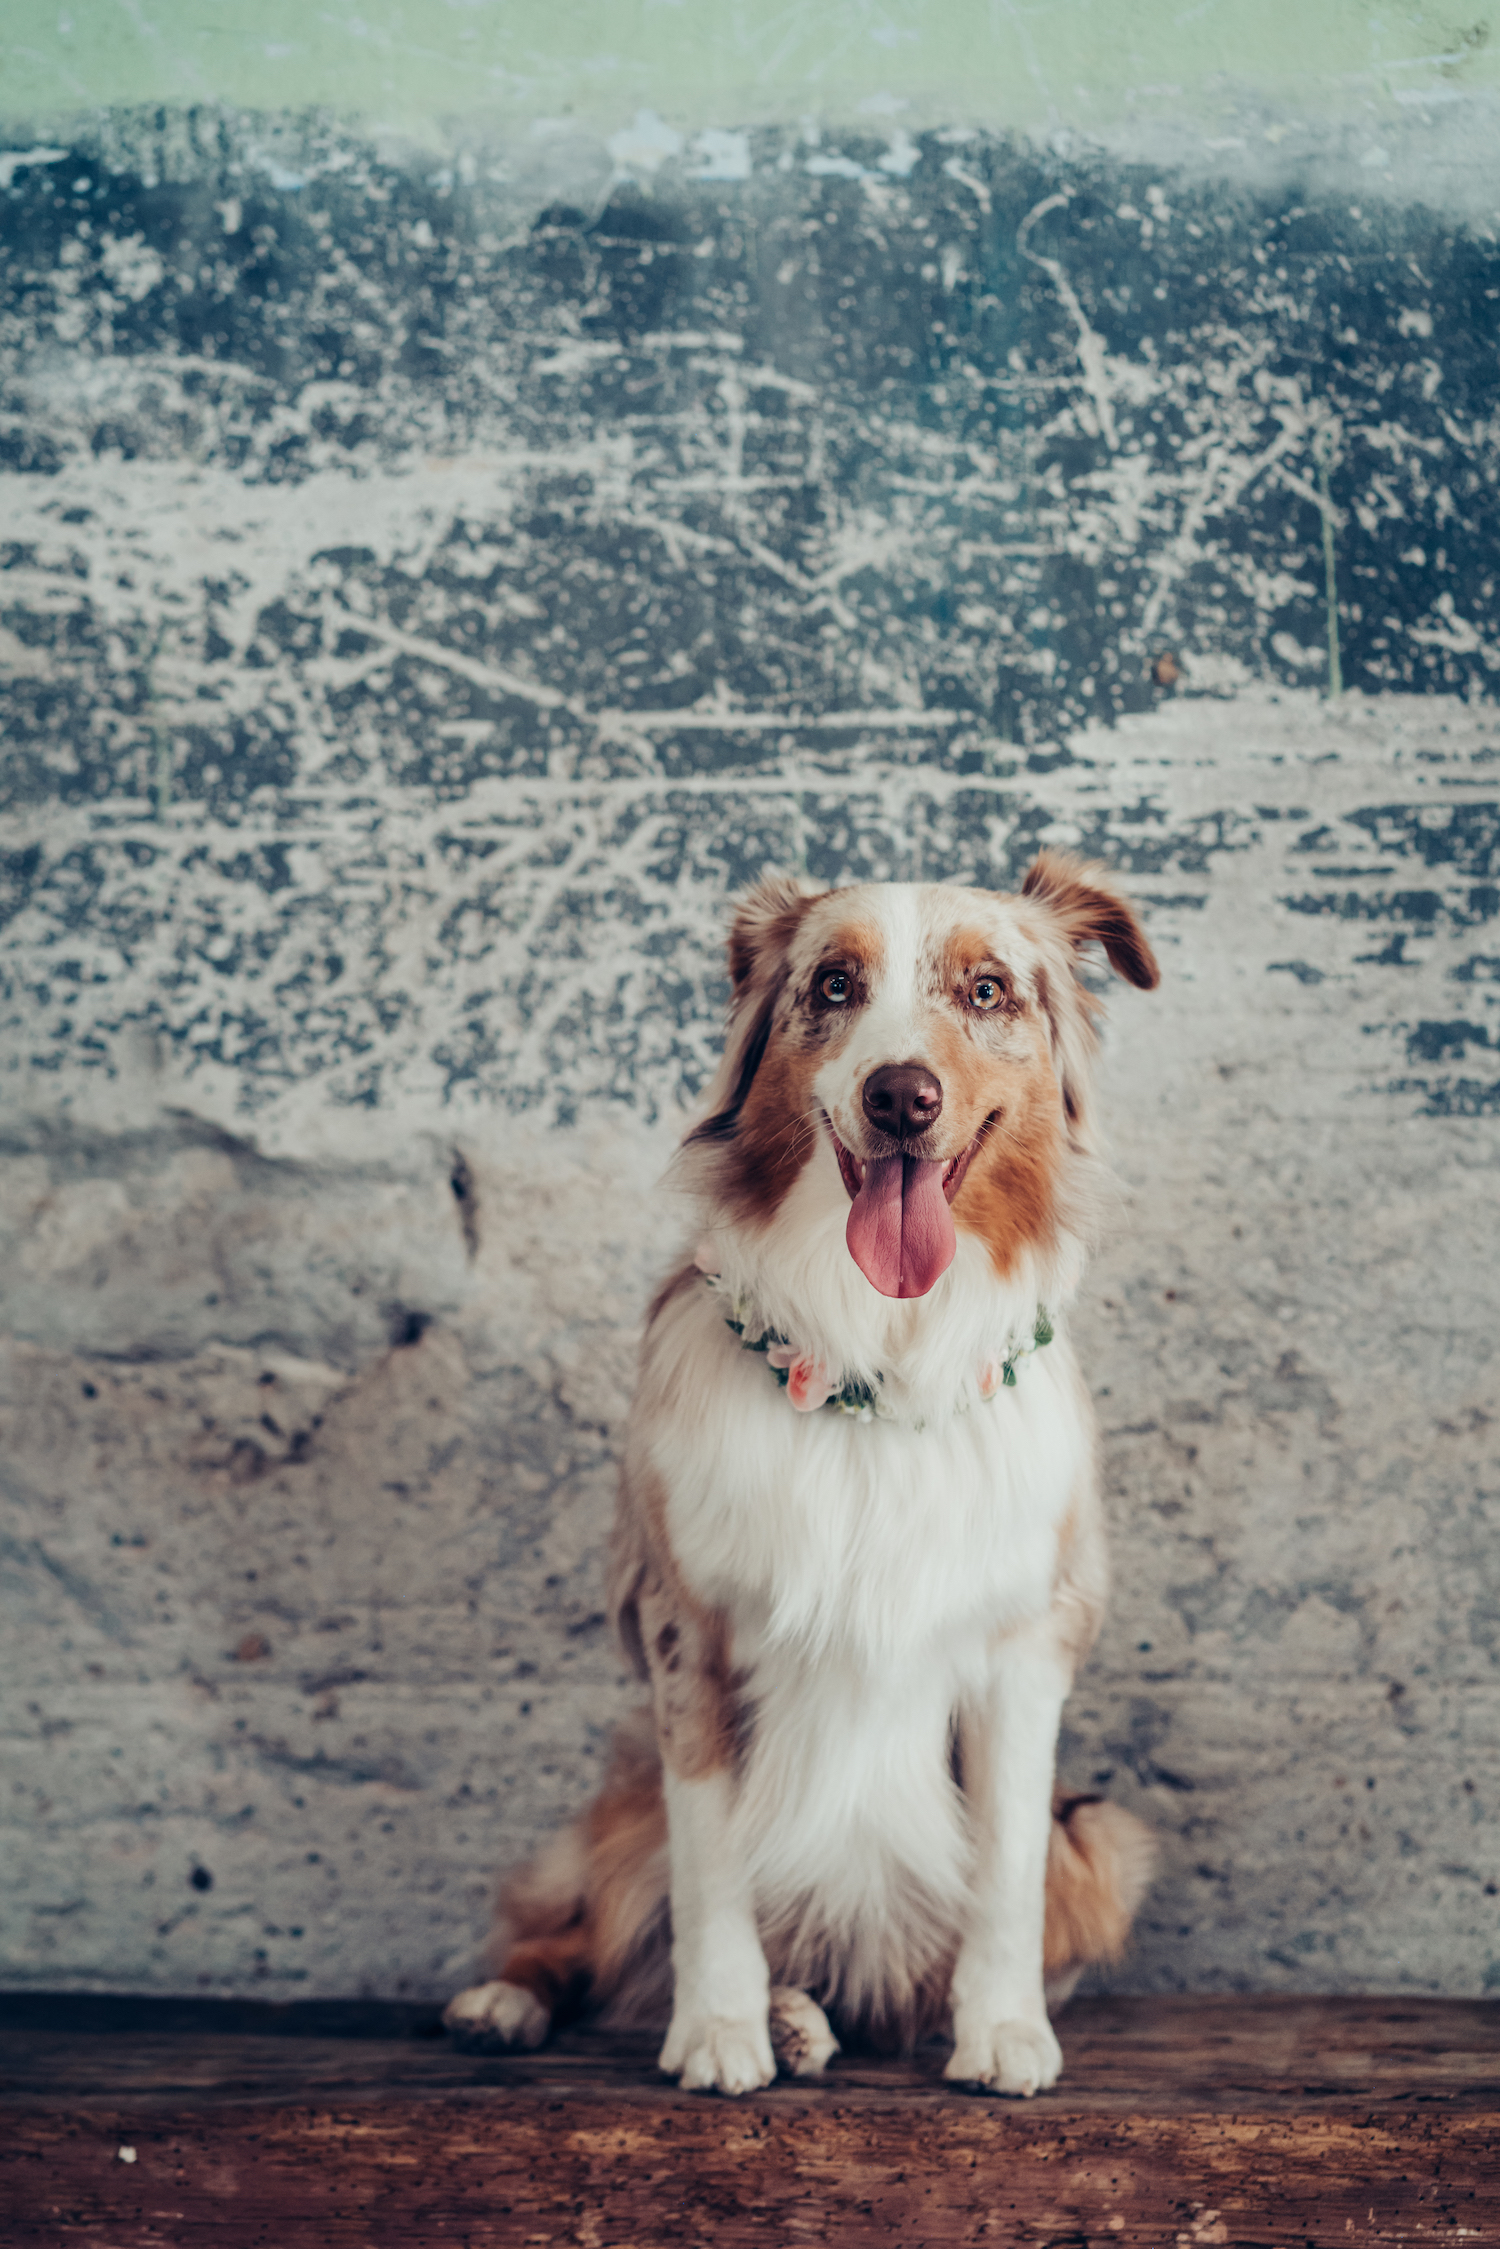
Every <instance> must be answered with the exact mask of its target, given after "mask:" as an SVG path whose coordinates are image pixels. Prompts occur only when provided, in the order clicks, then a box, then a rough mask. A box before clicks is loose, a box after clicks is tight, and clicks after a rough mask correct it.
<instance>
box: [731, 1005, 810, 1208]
mask: <svg viewBox="0 0 1500 2249" xmlns="http://www.w3.org/2000/svg"><path fill="white" fill-rule="evenodd" d="M821 1060H822V1054H821V1051H820V1050H819V1049H817V1048H816V1047H813V1048H805V1047H801V1046H799V1045H797V1044H795V1043H794V1042H793V1040H792V1039H791V1038H790V1037H788V1036H781V1037H777V1036H775V1035H773V1036H772V1039H771V1042H770V1045H769V1047H768V1048H767V1050H766V1056H765V1060H764V1061H763V1062H762V1063H761V1066H760V1068H759V1070H758V1071H757V1072H756V1076H755V1083H754V1084H753V1085H752V1086H751V1088H750V1091H749V1093H748V1095H747V1096H746V1098H745V1103H744V1106H743V1107H742V1109H741V1110H740V1115H739V1123H738V1125H737V1127H736V1129H735V1135H734V1144H733V1147H732V1148H730V1149H727V1150H726V1152H725V1158H724V1164H723V1168H722V1171H721V1174H720V1178H721V1182H722V1185H723V1189H724V1192H725V1197H726V1200H727V1201H728V1202H729V1203H730V1206H731V1208H732V1210H733V1212H734V1215H735V1216H736V1217H737V1218H750V1219H762V1220H764V1219H768V1218H770V1217H772V1216H773V1215H774V1213H775V1212H776V1211H777V1210H779V1209H780V1207H781V1204H782V1202H783V1200H784V1199H785V1197H786V1195H787V1193H788V1192H789V1190H790V1188H791V1186H792V1183H793V1181H794V1180H795V1179H796V1178H797V1176H798V1174H799V1173H800V1172H801V1170H802V1167H803V1165H804V1164H805V1163H806V1162H807V1160H808V1158H809V1157H810V1156H811V1154H812V1152H813V1149H814V1147H815V1145H816V1143H817V1136H818V1127H817V1121H816V1119H815V1118H814V1116H813V1113H812V1081H813V1079H814V1077H815V1076H816V1075H817V1071H818V1065H819V1063H820V1062H821Z"/></svg>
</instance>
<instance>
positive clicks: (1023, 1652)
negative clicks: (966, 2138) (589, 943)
mask: <svg viewBox="0 0 1500 2249" xmlns="http://www.w3.org/2000/svg"><path fill="white" fill-rule="evenodd" d="M1094 944H1097V945H1100V946H1102V948H1103V950H1104V953H1105V956H1106V957H1107V959H1108V961H1109V963H1110V964H1111V966H1112V967H1113V968H1114V969H1115V970H1116V971H1118V973H1119V974H1120V975H1121V976H1123V977H1125V978H1126V979H1127V980H1128V981H1129V982H1130V983H1131V984H1134V985H1137V986H1139V987H1140V988H1141V989H1142V990H1149V989H1151V988H1152V987H1154V986H1155V984H1156V983H1157V981H1158V972H1157V964H1156V961H1155V958H1154V957H1153V954H1152V952H1151V948H1150V946H1149V944H1148V943H1147V941H1146V937H1145V935H1144V933H1143V931H1142V928H1141V925H1140V922H1139V920H1138V919H1137V917H1136V914H1135V912H1134V910H1133V909H1132V907H1131V906H1130V904H1129V902H1128V901H1127V900H1126V898H1125V897H1124V896H1122V895H1121V893H1120V892H1119V891H1118V890H1117V889H1116V888H1115V887H1113V885H1112V884H1111V883H1110V881H1109V879H1108V877H1107V876H1106V874H1105V872H1104V870H1102V869H1101V868H1097V867H1092V866H1085V865H1083V864H1081V863H1079V862H1077V861H1075V860H1073V859H1070V858H1068V857H1066V856H1062V855H1058V854H1053V853H1043V854H1042V856H1040V857H1039V858H1038V859H1037V860H1036V862H1035V864H1034V865H1033V866H1032V867H1031V869H1030V871H1029V873H1028V874H1027V875H1026V878H1025V881H1024V883H1023V884H1022V887H1021V890H1020V892H1019V894H1018V895H1014V896H1009V895H1007V896H1001V895H998V894H996V893H993V892H987V891H981V890H974V889H962V888H959V887H956V886H948V885H906V884H868V885H862V886H857V887H849V888H843V889H830V890H815V889H813V888H812V887H811V886H809V885H807V884H804V883H802V882H800V881H797V880H793V879H790V878H787V877H782V876H768V877H767V878H766V879H765V880H763V881H762V882H761V883H760V884H759V886H758V887H757V888H756V889H754V890H753V891H752V892H751V893H750V894H749V896H748V897H746V898H745V899H744V901H743V902H742V903H741V905H740V906H739V909H738V911H737V913H736V915H735V917H734V922H733V927H732V931H731V934H730V938H729V973H730V980H731V987H732V998H731V1005H730V1013H729V1024H728V1034H727V1040H726V1045H725V1050H724V1056H723V1061H722V1063H721V1066H720V1068H719V1072H718V1075H717V1078H716V1079H715V1081H714V1084H713V1086H712V1087H711V1089H710V1092H709V1095H708V1098H707V1104H706V1105H707V1111H708V1113H707V1115H706V1116H705V1117H704V1119H703V1121H702V1122H700V1123H699V1124H697V1125H696V1126H695V1128H694V1129H693V1130H692V1131H690V1132H689V1133H688V1135H687V1138H686V1140H685V1142H684V1143H683V1146H682V1149H681V1151H680V1153H679V1156H678V1159H677V1164H676V1177H677V1182H678V1184H679V1185H680V1186H682V1187H683V1188H685V1189H686V1190H687V1191H688V1192H689V1193H690V1194H691V1196H692V1197H693V1199H694V1204H695V1207H696V1210H697V1213H698V1219H699V1225H698V1233H699V1237H700V1238H699V1242H698V1247H697V1249H696V1253H695V1255H694V1257H693V1258H692V1260H691V1262H688V1261H684V1263H683V1264H682V1265H681V1267H680V1269H679V1270H677V1271H676V1272H674V1273H673V1274H672V1275H671V1277H670V1278H669V1279H668V1280H667V1281H666V1283H665V1285H664V1286H663V1287H662V1288H661V1290H660V1292H659V1294H658V1295H657V1297H656V1300H655V1302H654V1303H653V1305H652V1306H651V1309H650V1312H649V1314H648V1316H647V1320H646V1327H645V1337H644V1342H643V1346H642V1353H641V1362H640V1374H639V1381H638V1386H637V1389H636V1393H635V1400H634V1405H633V1409H632V1413H631V1417H630V1421H629V1426H628V1432H627V1436H626V1443H625V1453H624V1464H623V1473H622V1477H621V1486H620V1498H619V1507H618V1514H617V1519H616V1524H615V1531H614V1537H613V1542H612V1546H611V1553H610V1565H609V1579H610V1594H609V1597H610V1609H611V1612H612V1615H613V1618H614V1620H615V1623H616V1626H617V1629H618V1631H619V1634H620V1637H621V1640H622V1641H623V1644H624V1646H625V1648H626V1650H627V1652H628V1654H629V1656H630V1658H631V1660H632V1662H633V1665H634V1668H635V1670H636V1671H637V1672H638V1673H639V1675H640V1677H641V1678H642V1679H643V1680H644V1681H646V1682H647V1683H648V1684H649V1687H650V1698H651V1699H650V1707H649V1711H648V1712H644V1713H642V1715H641V1716H640V1717H639V1718H638V1719H637V1720H635V1721H633V1722H631V1723H628V1724H627V1725H626V1726H625V1727H623V1728H622V1729H621V1731H620V1733H619V1735H618V1737H617V1739H616V1743H615V1747H614V1751H613V1757H612V1762H611V1765H610V1768H609V1771H608V1773H607V1776H606V1778H605V1782H604V1786H603V1789H602V1792H601V1793H600V1795H599V1797H598V1798H597V1800H596V1801H595V1803H594V1804H593V1805H592V1806H591V1807H590V1809H589V1810H588V1811H587V1812H585V1813H584V1814H583V1816H582V1817H581V1818H580V1819H578V1820H577V1821H575V1823H574V1824H573V1825H572V1826H571V1827H569V1828H568V1829H567V1830H566V1831H565V1832H564V1833H563V1834H562V1835H560V1836H559V1837H558V1838H557V1839H556V1840H555V1841H554V1842H553V1843H552V1844H551V1845H550V1847H548V1848H547V1849H545V1850H544V1851H543V1853H542V1855H541V1856H540V1857H539V1858H538V1859H537V1860H536V1861H535V1862H534V1863H533V1864H532V1865H531V1866H530V1867H529V1868H528V1869H526V1870H525V1871H524V1872H523V1873H521V1874H520V1875H519V1876H518V1877H517V1878H515V1879H513V1880H512V1881H511V1882H510V1883H509V1884H508V1886H507V1887H506V1888H505V1890H504V1891H503V1892H502V1900H501V1913H500V1921H499V1927H498V1931H497V1938H496V1951H495V1966H496V1968H497V1970H498V1974H497V1978H496V1980H494V1981H491V1982H487V1983H483V1984H480V1985H477V1986H475V1987H474V1988H473V1989H471V1990H468V1991H464V1992H461V1993H460V1994H459V1995H458V1997H457V1998H455V1999H454V2000H453V2001H452V2003H451V2004H450V2006H449V2007H448V2009H447V2012H446V2015H445V2018H444V2019H445V2021H446V2023H447V2025H448V2027H449V2029H450V2031H451V2032H452V2033H453V2034H454V2035H455V2036H456V2037H457V2038H458V2039H459V2040H460V2041H461V2042H463V2043H466V2044H470V2045H481V2046H484V2045H488V2046H521V2047H532V2046H536V2045H539V2044H540V2043H541V2042H542V2040H543V2039H544V2038H545V2037H546V2035H547V2033H548V2031H549V2029H550V2028H551V2027H552V2026H553V2025H554V2024H555V2023H557V2022H558V2021H559V2020H562V2019H566V2018H568V2017H571V2016H573V2015H576V2014H578V2013H580V2012H583V2011H585V2010H588V2011H599V2012H601V2013H603V2014H604V2015H605V2017H606V2018H607V2019H609V2020H612V2021H614V2022H616V2023H621V2024H631V2023H633V2024H638V2025H639V2024H648V2023H652V2022H653V2021H654V2022H655V2023H656V2024H657V2025H658V2026H660V2024H661V2023H663V2022H666V2023H667V2025H668V2027H667V2030H666V2039H665V2043H664V2044H663V2046H662V2048H661V2053H660V2066H661V2068H662V2070H663V2071H665V2072H666V2073H667V2074H668V2075H669V2076H672V2077H675V2078H677V2079H678V2080H679V2081H680V2083H681V2084H682V2085H683V2086H684V2087H685V2088H690V2089H695V2090H700V2089H701V2090H717V2091H718V2092H721V2093H732V2094H735V2093H746V2092H750V2091H753V2090H754V2089H755V2088H757V2087H760V2086H763V2085H766V2084H769V2083H770V2081H771V2079H772V2078H773V2077H774V2076H775V2074H776V2071H777V2067H778V2063H779V2065H780V2067H781V2068H782V2069H783V2070H784V2071H786V2072H788V2073H789V2074H792V2075H812V2074H815V2073H817V2072H818V2071H820V2070H821V2069H822V2068H823V2067H824V2066H825V2064H826V2063H827V2062H828V2060H829V2059H830V2057H831V2056H832V2055H833V2054H835V2053H836V2052H837V2051H838V2050H839V2045H840V2041H841V2040H844V2041H847V2040H849V2039H851V2038H853V2039H856V2040H858V2041H860V2042H861V2043H863V2044H865V2045H867V2046H874V2047H875V2048H877V2049H879V2048H891V2047H900V2048H905V2049H907V2050H909V2049H910V2048H911V2046H912V2045H913V2043H914V2042H915V2041H916V2040H918V2039H920V2038H924V2037H926V2036H929V2035H931V2034H932V2033H934V2032H935V2031H936V2030H938V2029H940V2028H942V2027H943V2026H944V2025H945V2024H947V2023H949V2022H950V2021H951V2034H952V2054H951V2057H950V2058H949V2060H948V2063H947V2069H946V2075H947V2077H948V2078H949V2079H950V2080H952V2081H953V2082H954V2083H955V2084H957V2085H961V2086H967V2087H973V2088H979V2089H982V2090H985V2091H988V2092H992V2093H999V2094H1015V2095H1023V2096H1024V2095H1029V2094H1033V2093H1035V2092H1037V2091H1038V2090H1039V2089H1041V2088H1043V2087H1045V2086H1049V2085H1051V2084H1053V2083H1054V2082H1055V2080H1056V2078H1057V2076H1058V2074H1059V2071H1060V2069H1061V2067H1062V2054H1061V2050H1060V2048H1059V2045H1058V2041H1057V2038H1056V2036H1055V2035H1054V2032H1053V2029H1052V2024H1051V2019H1050V2012H1049V2002H1050V2005H1051V2006H1054V2007H1055V2006H1057V2005H1058V2004H1060V2003H1061V2001H1062V2000H1063V1999H1064V1998H1066V1997H1067V1995H1068V1994H1069V1993H1070V1992H1071V1990H1072V1988H1073V1986H1074V1984H1075V1983H1076V1981H1077V1979H1078V1977H1079V1975H1080V1974H1081V1973H1082V1971H1083V1969H1084V1968H1085V1967H1086V1966H1087V1965H1088V1964H1090V1963H1091V1962H1098V1961H1108V1960H1112V1959H1114V1958H1116V1957H1118V1955H1119V1953H1120V1951H1121V1949H1122V1947H1123V1945H1124V1943H1125V1939H1126V1936H1127V1933H1128V1931H1129V1928H1130V1924H1131V1921H1132V1918H1133V1916H1134V1913H1135V1910H1136V1908H1137V1906H1138V1904H1139V1903H1140V1900H1141V1898H1142V1897H1143V1895H1144V1893H1145V1890H1146V1888H1147V1886H1148V1883H1149V1880H1150V1875H1151V1870H1152V1859H1153V1851H1152V1844H1151V1839H1150V1836H1149V1833H1148V1831H1147V1830H1146V1829H1145V1828H1144V1827H1143V1826H1142V1824H1141V1823H1140V1822H1139V1821H1138V1820H1136V1819H1135V1818H1134V1817H1133V1816H1132V1815H1131V1814H1129V1813H1128V1812H1126V1811H1125V1810H1124V1809H1123V1808H1121V1807H1119V1806H1114V1805H1111V1804H1109V1803H1107V1802H1105V1801H1103V1800H1101V1799H1100V1798H1098V1797H1095V1796H1063V1795H1060V1794H1058V1793H1056V1792H1055V1783H1054V1764H1055V1757H1056V1743H1057V1733H1058V1726H1059V1721H1060V1718H1061V1713H1062V1708H1063V1703H1064V1700H1065V1698H1066V1696H1067V1694H1068V1692H1069V1689H1070V1686H1071V1684H1072V1680H1073V1676H1074V1673H1075V1671H1076V1669H1077V1667H1078V1665H1079V1663H1080V1662H1081V1660H1082V1659H1083V1657H1084V1655H1085V1654H1086V1653H1087V1651H1088V1649H1089V1647H1090V1645H1091V1644H1092V1642H1093V1640H1094V1637H1095V1634H1096V1633H1097V1630H1098V1627H1099V1621H1100V1617H1101V1613H1102V1609H1103V1604H1104V1598H1105V1590H1106V1558H1105V1546H1104V1533H1103V1525H1102V1517H1101V1508H1100V1500H1099V1495H1098V1481H1097V1466H1096V1441H1095V1435H1094V1425H1093V1414H1092V1410H1091V1404H1090V1399H1089V1395H1088V1392H1087V1390H1086V1388H1085V1386H1084V1383H1083V1380H1082V1377H1081V1375H1080V1373H1079V1370H1078V1366H1077V1362H1076V1360H1075V1358H1074V1355H1073V1351H1072V1349H1071V1346H1070V1344H1069V1341H1068V1338H1067V1334H1066V1331H1065V1328H1064V1326H1063V1324H1062V1322H1063V1317H1064V1313H1065V1309H1066V1306H1067V1304H1068V1302H1069V1300H1070V1298H1071V1297H1072V1296H1073V1294H1074V1292H1075V1290H1076V1288H1077V1285H1078V1282H1079V1279H1080V1275H1081V1272H1082V1268H1083V1264H1084V1260H1085V1256H1086V1252H1087V1249H1088V1246H1089V1243H1090V1240H1091V1238H1092V1235H1093V1233H1094V1230H1095V1220H1096V1213H1097V1208H1098V1204H1099V1200H1100V1187H1101V1182H1102V1178H1103V1173H1102V1169H1101V1163H1100V1157H1099V1151H1098V1135H1097V1130H1096V1123H1095V1109H1094V1094H1093V1087H1092V1082H1091V1081H1092V1067H1093V1063H1094V1059H1095V1055H1096V1051H1097V1043H1098V1042H1097V1035H1096V1016H1097V1012H1098V1010H1097V1002H1096V1000H1095V998H1094V997H1093V995H1092V993H1091V991H1090V989H1089V987H1088V985H1087V984H1086V983H1085V982H1084V980H1083V977H1082V975H1081V973H1080V970H1081V966H1082V962H1083V959H1084V957H1085V949H1086V948H1087V947H1089V946H1090V945H1094Z"/></svg>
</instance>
